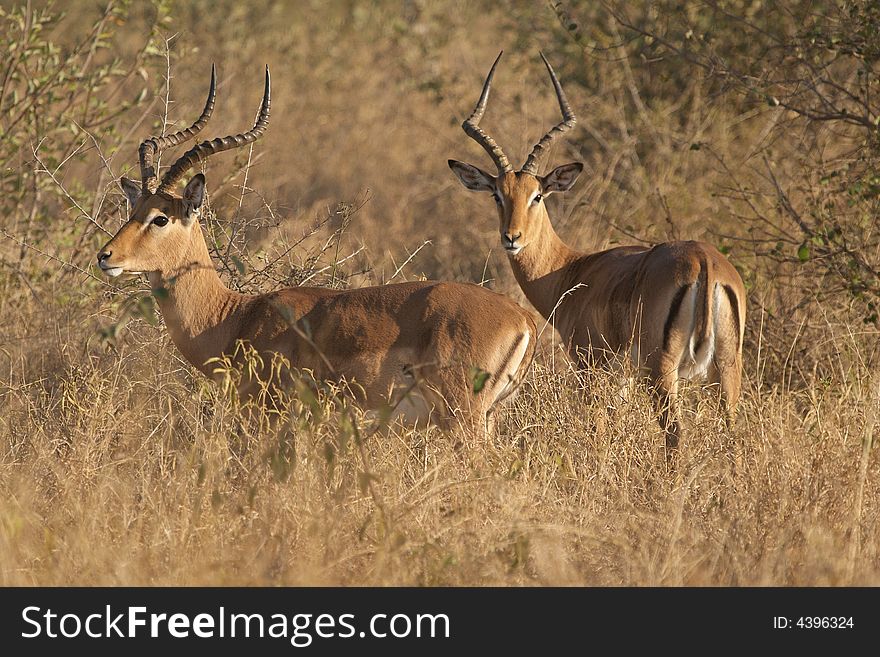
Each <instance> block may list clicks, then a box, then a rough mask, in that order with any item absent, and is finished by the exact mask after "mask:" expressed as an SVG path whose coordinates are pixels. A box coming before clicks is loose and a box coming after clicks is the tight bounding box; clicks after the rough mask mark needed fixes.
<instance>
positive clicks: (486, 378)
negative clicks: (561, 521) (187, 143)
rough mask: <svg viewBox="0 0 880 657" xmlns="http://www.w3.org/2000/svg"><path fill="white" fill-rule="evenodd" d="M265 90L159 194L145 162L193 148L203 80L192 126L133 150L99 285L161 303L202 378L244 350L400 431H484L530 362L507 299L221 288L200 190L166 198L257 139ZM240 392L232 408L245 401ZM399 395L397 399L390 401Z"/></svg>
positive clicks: (420, 288) (171, 172)
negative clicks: (130, 277)
mask: <svg viewBox="0 0 880 657" xmlns="http://www.w3.org/2000/svg"><path fill="white" fill-rule="evenodd" d="M269 88H270V87H269V70H268V68H267V69H266V82H265V91H264V94H263V101H262V104H261V106H260V112H259V115H258V118H257V121H256V123H255V125H254V127H253V128H252V129H251V130H249V131H248V132H245V133H242V134H238V135H235V136H229V137H224V138H222V139H214V140H212V141H203V142H201V143H200V144H198V145H196V146H195V147H193V148H192V149H190V150H189V151H188V152H186V153H185V154H184V155H183V156H182V157H180V158H179V159H178V160H177V161H175V162H174V164H173V165H171V167H170V168H169V169H168V171H167V172H166V173H165V175H164V177H163V178H162V180H161V182H158V183H157V174H156V170H155V165H154V161H155V158H156V157H157V154H158V153H159V152H160V151H161V150H162V149H164V148H167V147H169V146H174V145H177V144H179V143H181V142H182V141H184V140H186V139H190V138H192V137H194V136H195V135H196V134H198V133H199V131H201V129H202V128H203V127H204V126H205V124H206V123H207V122H208V119H209V118H210V116H211V113H212V112H213V108H214V91H215V84H214V72H213V70H212V72H211V87H210V91H209V93H208V100H207V102H206V103H205V109H204V111H203V112H202V115H201V116H200V117H199V119H198V120H197V121H196V122H195V123H194V124H193V125H192V126H190V127H189V128H187V129H185V130H181V131H180V132H177V133H175V134H172V135H169V136H166V137H152V138H149V139H147V140H146V141H144V142H143V143H142V144H141V146H140V150H139V154H140V169H141V184H140V185H138V184H137V183H135V182H133V181H131V180H128V179H127V178H122V179H121V185H122V189H123V191H124V193H125V195H126V197H127V198H128V202H129V205H130V212H131V214H130V217H129V219H128V222H127V223H126V224H125V225H123V226H122V228H120V229H119V231H118V232H117V233H116V235H114V236H113V238H112V239H111V240H110V241H109V242H108V243H107V244H106V245H105V246H104V248H102V249H101V251H100V252H99V253H98V265H99V266H100V268H101V269H102V270H103V271H104V273H106V274H107V275H109V276H119V275H120V274H122V273H123V272H129V273H146V274H147V276H148V278H149V281H150V285H151V287H152V288H153V290H154V291H157V292H158V291H160V290H162V291H163V292H161V293H156V295H155V296H156V297H157V300H158V304H159V308H160V310H161V312H162V316H163V317H164V319H165V324H166V326H167V327H168V331H169V333H170V334H171V339H172V340H173V342H174V344H175V345H176V346H177V348H178V349H179V350H180V352H181V353H182V354H183V355H184V356H185V357H186V359H187V360H188V361H189V362H190V363H192V364H193V365H194V366H195V367H197V368H198V369H199V370H201V371H202V372H203V373H204V374H206V375H208V376H211V375H212V366H211V365H210V364H209V363H208V361H210V360H211V359H213V358H217V357H220V356H223V355H227V356H230V357H232V356H233V355H234V354H235V353H236V350H237V347H238V345H239V343H241V342H245V343H248V344H249V345H250V346H252V347H253V348H255V349H256V350H257V351H258V352H259V353H261V354H264V355H268V356H271V355H272V354H273V353H277V354H280V355H282V356H284V357H285V359H286V360H287V361H288V362H289V363H290V364H291V366H292V367H296V368H300V369H303V370H310V371H311V372H312V374H313V375H314V377H315V379H316V380H334V381H345V382H348V383H353V384H354V385H353V386H352V388H353V389H354V390H356V392H355V393H354V394H355V395H356V396H357V397H358V401H359V402H361V403H362V404H363V405H364V406H366V407H367V408H377V407H380V406H382V405H383V404H385V403H389V404H396V412H397V414H398V415H402V416H404V419H406V420H407V421H410V422H418V421H421V420H424V421H429V420H430V421H435V422H437V423H438V424H441V425H443V426H449V425H450V424H452V423H454V422H461V421H468V422H470V423H472V424H473V425H475V426H479V424H477V423H480V422H485V423H488V422H489V420H490V418H491V413H492V411H493V410H494V409H495V407H496V405H497V404H498V403H499V402H501V401H502V400H504V399H505V398H506V397H509V396H510V395H511V394H512V393H513V392H514V390H515V389H516V387H517V386H518V385H519V383H520V382H521V381H522V379H523V377H524V375H525V373H526V371H527V370H528V367H529V365H530V364H531V361H532V356H533V353H534V349H535V335H536V329H535V323H534V321H533V320H532V318H531V317H530V315H529V313H528V312H527V311H526V310H524V309H523V308H521V307H520V306H519V305H517V304H516V303H515V302H513V301H511V300H509V299H507V298H506V297H503V296H501V295H499V294H496V293H494V292H491V291H489V290H486V289H484V288H482V287H478V286H476V285H470V284H461V283H448V282H432V281H426V282H416V283H399V284H395V285H383V286H377V287H367V288H361V289H355V290H348V291H340V290H331V289H324V288H312V287H295V288H287V289H283V290H277V291H275V292H270V293H267V294H260V295H256V296H248V295H244V294H239V293H237V292H234V291H231V290H229V289H228V288H227V287H226V286H225V285H224V284H223V282H222V281H221V280H220V277H219V276H218V275H217V272H216V271H215V268H214V265H213V264H212V262H211V258H210V256H209V254H208V247H207V245H206V243H205V238H204V236H203V234H202V229H201V227H200V226H199V215H200V212H201V209H202V205H203V201H204V197H205V177H204V175H202V174H201V173H198V174H196V175H195V176H193V178H192V179H191V180H190V181H189V183H188V184H187V185H186V188H185V189H184V190H183V195H182V196H178V195H177V193H176V192H175V191H174V188H175V186H176V185H177V183H178V182H179V181H180V179H181V178H182V177H183V176H184V174H186V172H187V171H188V170H189V169H190V168H191V167H193V166H194V165H195V164H196V163H197V162H199V161H202V160H204V159H206V158H207V157H209V156H211V155H213V154H215V153H219V152H221V151H225V150H228V149H231V148H235V147H240V146H244V145H246V144H248V143H251V142H253V141H255V140H257V139H258V138H259V137H260V135H262V134H263V132H264V131H265V129H266V126H267V125H268V123H269V96H270V92H269ZM475 378H476V380H477V381H478V382H479V384H480V385H475V383H474V380H475ZM252 383H253V382H251V384H252ZM246 387H247V386H246V385H245V384H243V385H242V388H245V389H243V390H242V394H245V395H247V394H249V393H250V392H251V391H250V390H248V389H246ZM401 390H405V391H408V393H407V394H405V395H399V393H400V391H401ZM475 390H477V392H475ZM484 426H488V424H486V425H484Z"/></svg>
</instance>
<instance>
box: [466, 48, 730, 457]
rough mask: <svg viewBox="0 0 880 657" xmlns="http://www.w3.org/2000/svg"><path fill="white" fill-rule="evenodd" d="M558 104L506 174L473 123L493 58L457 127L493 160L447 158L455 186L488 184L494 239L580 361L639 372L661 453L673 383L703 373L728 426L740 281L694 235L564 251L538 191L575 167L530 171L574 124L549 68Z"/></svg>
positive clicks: (670, 436) (565, 182)
mask: <svg viewBox="0 0 880 657" xmlns="http://www.w3.org/2000/svg"><path fill="white" fill-rule="evenodd" d="M541 58H542V59H543V60H544V64H545V65H546V66H547V70H548V71H549V73H550V79H551V80H552V82H553V86H554V88H555V89H556V97H557V100H558V101H559V107H560V109H561V111H562V116H563V119H562V122H560V123H559V124H557V125H556V126H554V127H553V128H552V129H551V130H550V131H549V132H548V133H547V134H546V135H544V136H543V137H542V138H541V140H540V141H539V142H538V143H537V144H536V145H535V147H534V148H533V149H532V152H531V153H530V154H529V156H528V159H527V160H526V163H525V164H524V165H523V167H522V169H520V170H519V171H514V170H513V167H512V166H511V165H510V162H509V161H508V159H507V157H506V156H505V155H504V152H503V151H502V150H501V147H500V146H499V145H498V144H497V143H496V142H495V140H494V139H492V137H490V136H489V135H488V134H487V133H486V132H484V131H483V129H482V128H480V126H479V122H480V119H481V118H482V116H483V113H484V112H485V110H486V103H487V101H488V97H489V88H490V86H491V84H492V76H493V75H494V73H495V67H496V66H497V65H498V60H500V59H501V55H500V54H499V55H498V59H496V60H495V63H494V64H493V65H492V69H491V70H490V71H489V75H488V77H487V78H486V82H485V84H484V85H483V92H482V94H481V95H480V100H479V101H478V102H477V106H476V107H475V108H474V111H473V113H472V114H471V116H470V117H469V118H468V119H467V120H466V121H465V122H464V124H463V125H462V127H463V128H464V131H465V132H466V133H467V134H468V135H469V136H470V137H472V138H473V139H474V140H475V141H476V142H477V143H478V144H479V145H480V146H482V147H483V148H484V149H485V150H486V151H487V152H488V153H489V155H490V156H491V157H492V160H493V161H494V162H495V165H496V166H497V168H498V175H497V176H493V175H491V174H488V173H486V172H485V171H482V170H480V169H478V168H477V167H475V166H472V165H470V164H464V163H463V162H457V161H455V160H449V166H450V168H451V169H452V170H453V172H455V174H456V175H457V176H458V178H459V179H460V180H461V182H462V183H463V184H464V186H465V187H467V188H468V189H470V190H472V191H486V192H490V193H491V194H492V196H493V197H494V198H495V203H496V204H497V206H498V216H499V218H500V219H501V226H500V227H501V244H502V246H503V247H504V248H505V250H506V251H507V254H508V259H509V260H510V265H511V267H512V268H513V273H514V276H515V277H516V280H517V281H518V282H519V285H520V287H521V288H522V291H523V293H524V294H525V295H526V298H528V300H529V301H530V302H531V303H532V305H533V306H534V307H535V308H536V309H537V310H538V311H539V312H540V313H541V314H542V315H543V316H544V317H545V318H547V319H549V318H550V317H551V315H553V319H554V322H555V325H556V328H557V329H558V330H559V332H560V334H561V336H562V338H563V340H564V341H565V343H566V345H567V347H568V353H569V356H570V357H571V358H572V360H573V361H574V362H576V363H578V364H579V365H587V364H593V363H596V364H604V365H609V364H610V362H611V361H612V360H613V359H615V358H616V357H619V356H621V355H628V357H629V358H630V359H631V360H632V361H633V364H634V365H635V366H636V367H637V368H638V369H639V370H640V371H642V372H643V373H644V374H646V375H647V378H648V381H649V384H650V387H651V389H652V391H653V393H654V397H655V400H656V403H657V408H658V413H659V416H660V425H661V427H662V428H663V429H664V431H665V433H666V446H667V455H668V456H671V455H672V454H673V453H674V450H675V448H676V447H677V445H678V441H679V436H680V428H679V424H678V421H677V414H676V397H677V391H678V380H679V379H681V378H684V379H690V378H703V377H706V376H708V377H709V379H710V380H711V381H712V382H713V383H717V384H720V392H721V403H722V406H723V408H724V411H725V413H726V416H727V419H728V422H729V421H730V420H732V419H733V416H734V413H735V411H736V405H737V402H738V401H739V396H740V377H741V370H742V339H743V329H744V326H745V288H744V286H743V283H742V279H741V278H740V276H739V274H738V273H737V271H736V269H734V268H733V266H732V265H731V264H730V263H729V262H728V261H727V260H726V259H725V258H724V256H723V255H721V253H719V252H718V250H717V249H715V247H713V246H711V245H709V244H706V243H705V242H664V243H662V244H657V245H656V246H654V247H652V248H646V247H642V246H621V247H617V248H613V249H608V250H607V251H600V252H598V253H579V252H577V251H574V250H573V249H571V248H569V247H568V246H567V245H566V244H565V243H564V242H563V241H562V240H561V239H560V238H559V236H558V235H557V234H556V231H554V230H553V226H552V225H551V223H550V217H549V216H548V214H547V207H546V205H545V204H544V198H545V197H546V196H548V195H550V194H552V193H553V192H564V191H567V190H568V189H570V188H571V187H572V185H574V183H575V181H576V180H577V178H578V176H579V175H580V173H581V170H582V169H583V164H581V163H580V162H575V163H572V164H564V165H562V166H560V167H557V168H556V169H554V170H553V171H551V172H550V173H548V174H546V175H543V176H542V175H540V174H539V170H540V168H541V164H542V161H543V160H544V159H545V156H546V154H547V152H548V149H549V147H550V145H551V144H552V142H553V141H554V139H556V138H557V137H558V136H559V135H561V134H562V133H563V132H565V131H566V130H568V129H570V128H572V127H573V126H574V124H575V120H576V119H575V116H574V113H573V112H572V110H571V107H570V106H569V104H568V101H567V100H566V98H565V93H564V92H563V91H562V86H561V85H560V84H559V80H558V79H557V77H556V74H555V73H554V72H553V67H551V66H550V63H549V62H548V61H547V59H546V57H544V55H543V53H542V54H541Z"/></svg>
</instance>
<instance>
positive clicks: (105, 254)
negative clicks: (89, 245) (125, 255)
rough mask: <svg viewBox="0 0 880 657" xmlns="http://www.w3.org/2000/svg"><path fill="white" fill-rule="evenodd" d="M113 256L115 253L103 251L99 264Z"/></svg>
mask: <svg viewBox="0 0 880 657" xmlns="http://www.w3.org/2000/svg"><path fill="white" fill-rule="evenodd" d="M112 255H113V251H101V252H100V253H99V254H98V262H99V263H100V262H103V261H104V260H106V259H107V258H109V257H110V256H112Z"/></svg>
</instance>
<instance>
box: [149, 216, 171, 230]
mask: <svg viewBox="0 0 880 657" xmlns="http://www.w3.org/2000/svg"><path fill="white" fill-rule="evenodd" d="M152 223H153V225H155V226H158V227H159V228H161V227H162V226H164V225H165V224H167V223H168V217H166V216H165V215H164V214H160V215H156V216H155V217H153V221H152Z"/></svg>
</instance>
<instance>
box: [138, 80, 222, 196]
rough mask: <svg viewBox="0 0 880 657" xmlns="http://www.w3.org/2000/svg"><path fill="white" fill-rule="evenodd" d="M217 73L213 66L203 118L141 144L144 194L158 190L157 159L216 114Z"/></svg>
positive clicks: (193, 133) (191, 134) (191, 136)
mask: <svg viewBox="0 0 880 657" xmlns="http://www.w3.org/2000/svg"><path fill="white" fill-rule="evenodd" d="M216 82H217V77H216V72H215V70H214V65H213V64H211V88H210V89H209V90H208V100H206V101H205V109H203V110H202V114H201V116H199V118H198V120H197V121H196V122H195V123H193V124H192V125H191V126H190V127H188V128H186V129H185V130H179V131H177V132H175V133H174V134H171V135H165V136H164V137H149V138H148V139H146V140H144V142H143V143H141V145H140V148H139V149H138V156H139V158H140V163H141V188H142V189H143V192H144V193H147V192H153V191H155V188H156V179H157V176H156V166H155V160H156V157H157V156H158V155H159V153H161V152H162V151H163V150H165V149H166V148H171V147H172V146H177V145H178V144H180V143H182V142H184V141H186V140H188V139H192V138H193V137H195V136H196V135H197V134H199V132H201V130H202V128H204V127H205V126H206V125H207V124H208V119H210V118H211V114H212V113H213V112H214V99H215V95H216V88H217V86H216Z"/></svg>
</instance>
